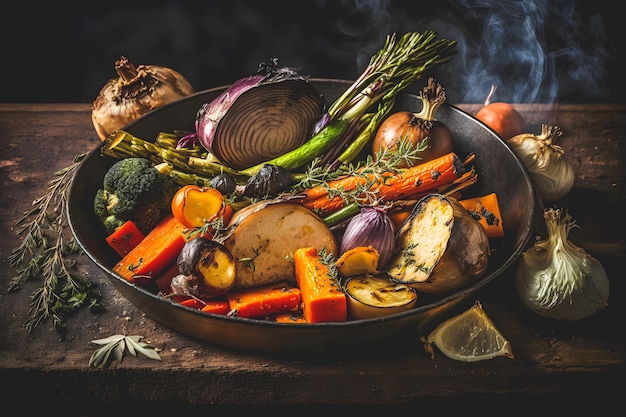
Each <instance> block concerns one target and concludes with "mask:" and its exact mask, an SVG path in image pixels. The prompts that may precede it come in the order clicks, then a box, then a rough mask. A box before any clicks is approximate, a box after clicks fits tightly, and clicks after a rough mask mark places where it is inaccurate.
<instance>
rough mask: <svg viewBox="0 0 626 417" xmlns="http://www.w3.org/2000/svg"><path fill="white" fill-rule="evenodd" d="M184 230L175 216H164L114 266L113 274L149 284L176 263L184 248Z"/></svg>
mask: <svg viewBox="0 0 626 417" xmlns="http://www.w3.org/2000/svg"><path fill="white" fill-rule="evenodd" d="M183 229H184V227H183V225H182V224H180V223H179V222H178V220H176V219H175V218H174V216H172V215H169V216H167V217H166V218H165V219H163V220H162V221H161V222H160V223H159V224H158V225H157V226H156V227H155V228H154V229H152V230H151V231H150V233H148V234H147V235H146V237H145V238H144V239H143V240H142V241H141V242H140V243H139V244H138V245H137V246H135V247H134V248H133V249H132V250H131V251H130V252H128V254H127V255H126V256H124V257H123V258H122V259H121V260H120V261H119V262H118V263H116V264H115V265H114V266H113V272H115V273H117V274H118V275H120V276H121V277H123V278H125V279H126V280H128V281H131V282H134V283H138V284H139V283H140V284H147V283H149V282H150V281H152V279H154V278H156V277H157V276H159V275H160V274H161V273H163V272H164V271H165V270H166V269H167V268H168V267H169V266H170V265H171V264H172V262H174V260H176V257H177V256H178V254H179V253H180V250H181V249H182V247H183V245H184V244H185V237H184V235H183Z"/></svg>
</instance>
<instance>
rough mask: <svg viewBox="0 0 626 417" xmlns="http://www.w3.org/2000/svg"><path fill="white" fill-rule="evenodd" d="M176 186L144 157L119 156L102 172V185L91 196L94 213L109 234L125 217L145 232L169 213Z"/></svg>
mask: <svg viewBox="0 0 626 417" xmlns="http://www.w3.org/2000/svg"><path fill="white" fill-rule="evenodd" d="M178 187H179V186H178V184H176V183H175V182H174V181H173V180H172V179H171V178H170V177H169V176H167V175H165V174H162V173H161V172H159V171H158V170H157V169H156V168H155V167H154V166H153V165H152V162H150V161H149V160H148V159H145V158H126V159H121V160H119V161H117V162H116V163H115V164H113V165H112V166H111V167H110V168H109V170H108V171H107V172H106V174H105V175H104V180H103V188H101V189H99V190H98V191H97V192H96V197H95V199H94V212H95V214H96V216H97V217H98V219H99V220H100V221H101V222H102V224H103V226H104V228H105V230H106V232H107V233H109V234H111V233H113V232H114V231H115V229H117V228H118V227H119V226H121V225H122V224H123V223H124V222H125V221H126V220H132V221H134V222H135V224H136V225H137V227H138V228H139V230H141V231H142V232H143V233H144V234H147V233H148V232H150V230H152V229H153V228H154V227H155V226H156V225H157V224H158V223H159V222H160V221H161V220H162V219H164V218H165V217H166V216H167V215H168V214H170V213H171V210H172V208H171V204H172V198H173V197H174V194H175V193H176V191H177V190H178Z"/></svg>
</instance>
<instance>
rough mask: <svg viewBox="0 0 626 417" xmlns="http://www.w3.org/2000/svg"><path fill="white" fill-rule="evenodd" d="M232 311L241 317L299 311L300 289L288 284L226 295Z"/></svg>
mask: <svg viewBox="0 0 626 417" xmlns="http://www.w3.org/2000/svg"><path fill="white" fill-rule="evenodd" d="M226 298H227V299H228V302H229V303H230V309H231V311H236V314H237V316H239V317H260V316H268V315H271V314H275V313H280V312H284V311H292V310H297V309H298V308H299V307H300V305H301V303H302V297H301V295H300V289H299V288H297V287H293V286H291V285H289V284H287V283H277V284H269V285H264V286H260V287H256V288H250V289H245V290H239V291H232V292H229V293H228V294H226Z"/></svg>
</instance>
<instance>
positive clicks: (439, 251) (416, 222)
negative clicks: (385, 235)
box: [387, 194, 489, 294]
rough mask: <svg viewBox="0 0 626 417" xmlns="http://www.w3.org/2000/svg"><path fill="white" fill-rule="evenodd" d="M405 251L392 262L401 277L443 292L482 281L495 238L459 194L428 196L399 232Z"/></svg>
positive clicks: (424, 288) (395, 276) (421, 287)
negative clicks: (471, 213) (464, 204)
mask: <svg viewBox="0 0 626 417" xmlns="http://www.w3.org/2000/svg"><path fill="white" fill-rule="evenodd" d="M397 246H398V248H399V251H398V252H397V253H396V254H395V255H394V257H393V258H392V260H391V262H390V263H389V265H388V267H387V272H388V274H389V275H390V276H391V277H392V279H393V280H394V281H396V282H399V283H403V284H407V285H410V286H412V287H413V288H415V289H416V290H418V291H423V292H426V293H432V294H441V293H446V292H450V291H455V290H457V289H460V288H462V287H465V286H467V285H469V284H471V283H473V282H474V281H476V280H477V279H478V278H479V277H480V276H481V275H482V274H483V273H484V272H485V271H486V270H487V264H488V257H489V238H488V237H487V234H486V232H485V230H484V228H483V227H482V226H481V225H480V223H479V222H478V220H476V219H475V218H474V217H472V216H471V215H470V214H469V212H468V211H467V210H466V209H465V208H464V207H463V206H462V205H461V204H460V203H459V202H458V201H457V200H455V199H454V198H451V197H449V198H446V197H444V196H443V195H440V194H430V195H428V196H426V197H424V198H422V199H421V200H420V201H419V202H418V203H417V204H416V205H415V207H414V208H413V211H412V212H411V214H410V216H409V217H408V218H407V219H406V220H405V222H404V223H403V224H402V225H401V227H400V228H399V229H398V231H397Z"/></svg>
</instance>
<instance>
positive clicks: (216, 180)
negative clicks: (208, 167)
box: [210, 174, 237, 195]
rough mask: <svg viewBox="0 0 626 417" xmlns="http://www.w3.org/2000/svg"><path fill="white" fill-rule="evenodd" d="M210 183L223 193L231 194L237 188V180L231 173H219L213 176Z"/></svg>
mask: <svg viewBox="0 0 626 417" xmlns="http://www.w3.org/2000/svg"><path fill="white" fill-rule="evenodd" d="M210 184H211V187H213V188H215V189H216V190H218V191H219V192H220V193H222V194H223V195H231V194H232V193H234V192H235V190H236V188H237V181H236V180H235V177H233V176H232V175H230V174H218V175H216V176H214V177H213V178H211V182H210Z"/></svg>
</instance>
